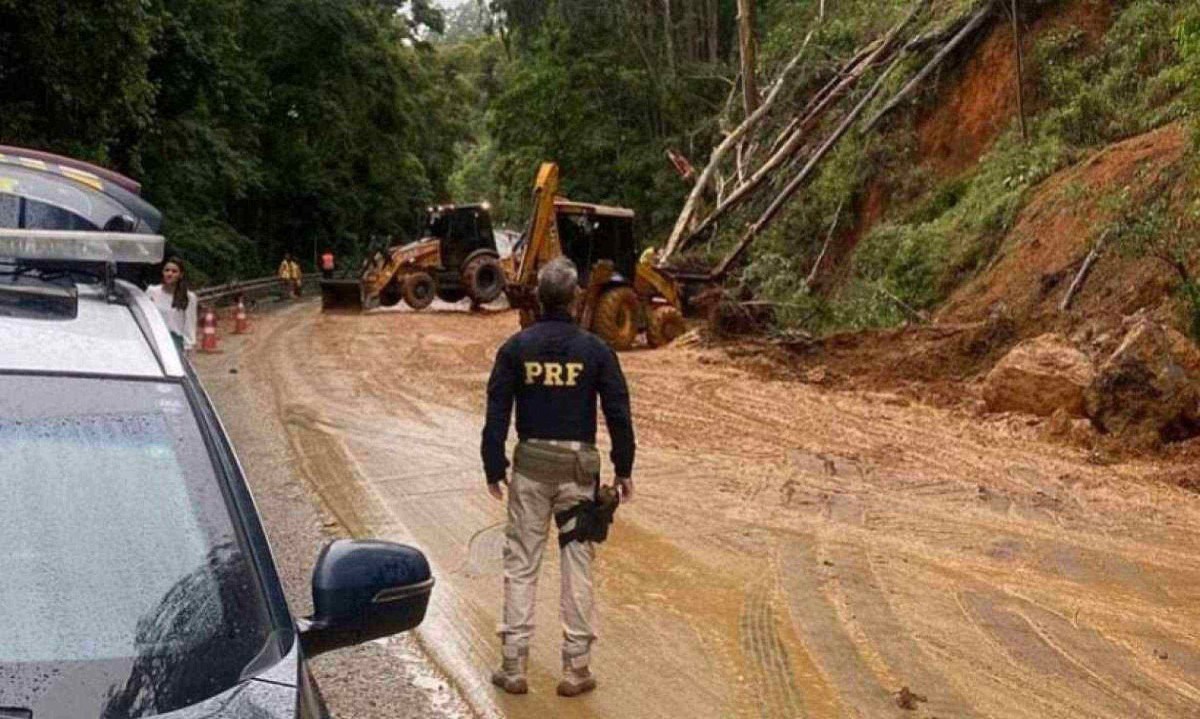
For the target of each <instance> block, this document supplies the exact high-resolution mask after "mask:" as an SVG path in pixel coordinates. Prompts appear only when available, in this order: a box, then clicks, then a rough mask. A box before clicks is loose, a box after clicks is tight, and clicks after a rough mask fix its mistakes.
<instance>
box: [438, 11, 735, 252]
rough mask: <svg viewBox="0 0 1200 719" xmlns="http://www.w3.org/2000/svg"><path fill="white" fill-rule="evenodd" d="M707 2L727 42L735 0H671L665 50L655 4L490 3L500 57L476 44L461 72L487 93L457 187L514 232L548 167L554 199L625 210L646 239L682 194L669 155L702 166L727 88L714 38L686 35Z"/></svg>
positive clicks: (661, 229)
mask: <svg viewBox="0 0 1200 719" xmlns="http://www.w3.org/2000/svg"><path fill="white" fill-rule="evenodd" d="M714 6H716V7H718V9H719V10H721V13H722V15H721V18H722V20H721V22H720V23H718V27H717V28H716V29H717V30H718V32H717V36H718V40H719V42H720V43H721V44H722V46H723V47H724V46H727V43H728V40H729V38H730V36H731V32H732V30H733V25H732V14H731V12H732V8H733V0H721V1H720V2H719V3H709V2H700V1H699V0H683V1H681V2H679V3H675V4H674V11H675V12H678V13H680V15H679V16H678V17H677V18H675V21H676V24H675V26H674V27H673V28H672V32H671V40H672V42H674V43H676V44H674V45H672V44H670V43H668V39H667V38H666V37H665V36H664V32H665V31H664V30H663V28H664V27H666V25H665V23H664V20H665V18H664V17H662V16H660V15H658V14H657V13H659V12H661V8H660V7H659V6H658V4H657V3H654V4H647V5H645V6H635V5H629V4H625V3H618V2H592V1H591V0H586V1H585V0H557V1H556V2H524V1H522V0H504V1H501V2H493V3H491V7H492V9H493V11H494V12H495V13H496V15H495V22H496V23H497V25H498V26H499V28H500V31H501V40H500V41H496V43H495V45H496V46H499V47H507V50H508V52H507V53H505V54H500V53H498V52H496V51H494V50H492V49H482V48H480V46H479V45H475V46H474V47H476V48H477V49H478V54H477V55H476V58H477V60H478V61H479V65H478V66H477V69H476V70H474V71H470V70H468V71H467V72H468V73H469V74H472V75H474V76H475V77H476V78H478V79H479V81H480V82H481V83H484V84H486V85H488V87H486V88H483V89H482V91H481V92H480V94H479V98H480V103H479V105H478V106H477V112H479V114H480V115H481V116H482V121H481V122H479V123H477V124H475V125H474V126H473V131H472V133H471V134H472V141H471V142H469V143H467V144H466V145H465V147H464V148H463V150H464V152H462V154H461V155H460V157H459V164H458V167H457V169H456V171H455V175H454V177H455V180H454V183H453V184H454V188H455V191H456V192H470V193H472V194H474V195H480V194H486V195H488V196H489V197H490V198H491V199H492V202H493V204H494V205H495V206H496V208H497V215H498V216H499V219H500V220H501V221H502V222H506V223H508V224H510V225H513V226H520V225H522V224H523V223H524V221H525V217H526V213H527V211H528V207H527V202H528V198H529V193H530V189H531V187H532V182H533V177H534V174H535V172H536V171H537V167H538V164H539V163H540V162H543V161H549V160H553V161H556V162H557V163H558V164H559V166H560V168H561V173H560V176H561V182H562V188H561V190H562V192H563V194H565V195H567V196H570V197H574V198H576V199H579V200H582V201H587V202H599V203H608V204H616V205H622V206H625V207H630V208H632V209H634V210H635V212H636V213H637V217H638V234H639V236H640V237H641V238H643V241H646V238H651V239H650V241H651V242H653V241H655V239H653V238H656V237H657V236H659V235H661V234H663V233H665V232H666V231H667V229H669V227H670V226H671V224H672V223H673V222H674V220H675V216H676V214H677V212H678V208H679V207H680V206H681V204H682V203H683V199H684V196H685V194H686V192H687V190H688V187H687V185H686V184H685V183H684V182H682V181H681V180H680V178H679V176H678V175H676V174H675V172H674V170H673V169H672V168H671V165H670V164H669V163H668V161H667V159H666V155H665V153H666V150H667V149H669V148H670V149H674V150H678V151H682V152H683V153H684V154H685V155H689V156H691V157H692V159H693V161H695V162H696V163H697V164H699V163H700V162H701V160H702V156H698V155H699V154H700V153H701V152H702V151H701V150H700V149H699V148H704V147H710V146H711V144H712V142H713V140H714V138H715V137H716V135H715V130H716V123H715V121H714V116H715V115H716V114H717V112H718V111H719V110H720V108H721V106H722V103H723V101H724V99H725V96H726V95H727V93H728V92H729V90H730V84H729V83H730V82H731V78H730V76H731V72H730V69H729V68H728V67H727V66H726V65H725V63H724V62H720V61H718V62H715V63H714V62H711V55H712V52H713V45H712V42H711V41H712V38H711V36H709V35H707V34H697V33H696V32H695V31H694V28H695V27H698V24H699V23H702V22H705V21H707V20H706V19H711V8H712V7H714ZM704 12H708V15H705V14H704ZM685 18H690V20H687V21H685ZM689 28H692V29H689ZM505 43H507V45H505ZM672 49H673V50H672Z"/></svg>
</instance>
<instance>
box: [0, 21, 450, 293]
mask: <svg viewBox="0 0 1200 719" xmlns="http://www.w3.org/2000/svg"><path fill="white" fill-rule="evenodd" d="M441 27H442V17H441V14H440V12H438V11H437V10H436V9H435V8H433V7H432V6H430V4H429V3H428V2H427V1H426V0H146V1H143V0H117V1H115V2H105V3H69V4H64V3H41V2H33V3H30V2H21V1H19V0H0V142H2V143H7V144H14V145H22V146H28V147H34V148H38V149H44V150H50V151H54V152H59V153H62V154H66V155H70V156H73V157H78V158H81V159H85V160H90V161H93V162H97V163H100V164H103V165H106V166H110V167H113V168H115V169H117V170H120V171H123V172H125V173H127V174H130V175H132V176H134V177H136V178H137V179H138V180H140V181H141V182H142V183H143V186H144V188H145V194H146V196H147V198H148V199H149V200H150V201H151V202H153V203H154V204H156V205H157V206H158V207H159V208H160V209H162V210H163V212H164V214H165V216H166V225H165V228H164V230H165V233H166V235H167V238H168V241H169V243H170V244H171V247H172V249H173V250H174V251H176V252H179V253H180V254H182V255H183V256H184V257H185V258H186V259H187V261H188V263H189V264H190V265H191V272H192V273H193V276H194V277H197V278H199V279H201V280H204V279H212V280H220V279H227V278H230V277H233V276H242V277H247V276H255V275H257V274H263V273H265V272H268V271H271V270H273V269H274V267H275V265H276V264H277V263H278V262H279V258H280V256H281V255H282V254H283V253H284V252H291V253H294V254H295V255H296V256H297V257H299V258H300V259H301V260H302V261H304V262H305V263H306V264H307V263H309V262H311V261H313V258H314V255H315V253H316V252H319V251H321V249H322V248H324V247H331V248H333V249H334V251H335V252H337V253H338V254H339V255H340V256H342V257H344V258H347V259H349V258H350V257H352V256H353V255H356V254H359V253H361V252H362V251H363V250H365V249H366V248H367V247H368V246H370V245H371V244H382V243H386V242H387V241H388V239H389V238H394V237H401V236H404V235H405V234H406V233H409V234H411V233H412V232H413V231H414V230H415V229H416V225H417V223H418V222H419V218H420V211H421V210H422V208H423V207H424V206H425V205H427V204H428V203H429V202H432V201H434V200H437V199H440V198H442V197H443V196H444V194H445V187H446V185H447V181H448V177H449V174H450V171H451V168H452V166H453V163H454V152H455V143H456V141H457V139H458V138H459V137H460V136H462V134H463V133H464V132H465V128H466V123H465V121H464V120H463V115H462V113H461V112H459V111H458V103H457V98H456V97H454V94H453V93H452V92H451V91H450V90H452V88H449V87H447V85H446V84H445V83H444V82H443V81H442V76H441V72H440V70H441V68H440V63H439V60H438V57H437V54H436V52H435V51H434V50H433V48H432V47H431V46H430V45H429V43H428V42H427V41H426V38H427V37H428V36H430V35H431V34H433V33H436V32H437V31H438V30H439V29H441Z"/></svg>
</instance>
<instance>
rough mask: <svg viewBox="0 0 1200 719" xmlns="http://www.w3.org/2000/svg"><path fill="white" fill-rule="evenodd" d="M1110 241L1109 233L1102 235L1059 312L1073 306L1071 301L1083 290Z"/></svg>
mask: <svg viewBox="0 0 1200 719" xmlns="http://www.w3.org/2000/svg"><path fill="white" fill-rule="evenodd" d="M1107 240H1108V231H1107V230H1105V232H1104V234H1102V235H1100V239H1098V240H1096V244H1095V246H1093V247H1092V251H1091V252H1089V253H1088V254H1087V257H1086V258H1085V259H1084V261H1083V266H1082V267H1080V268H1079V272H1077V273H1076V274H1075V279H1074V280H1071V286H1070V287H1068V288H1067V294H1066V296H1064V297H1063V300H1062V302H1061V303H1060V304H1059V305H1058V311H1059V312H1066V311H1067V308H1069V307H1070V306H1071V300H1073V299H1075V294H1076V293H1077V292H1079V290H1081V289H1083V283H1084V281H1085V280H1086V279H1087V276H1088V273H1089V272H1091V270H1092V265H1094V264H1095V263H1096V260H1097V259H1099V258H1100V252H1101V251H1102V250H1103V249H1104V243H1105V242H1106V241H1107Z"/></svg>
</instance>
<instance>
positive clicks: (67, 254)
mask: <svg viewBox="0 0 1200 719" xmlns="http://www.w3.org/2000/svg"><path fill="white" fill-rule="evenodd" d="M164 246H165V240H163V237H162V235H143V234H133V233H128V232H87V231H78V230H14V229H3V228H0V257H7V258H11V259H17V260H59V261H69V262H128V263H133V264H143V265H153V264H158V263H159V262H162V259H163V248H164Z"/></svg>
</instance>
